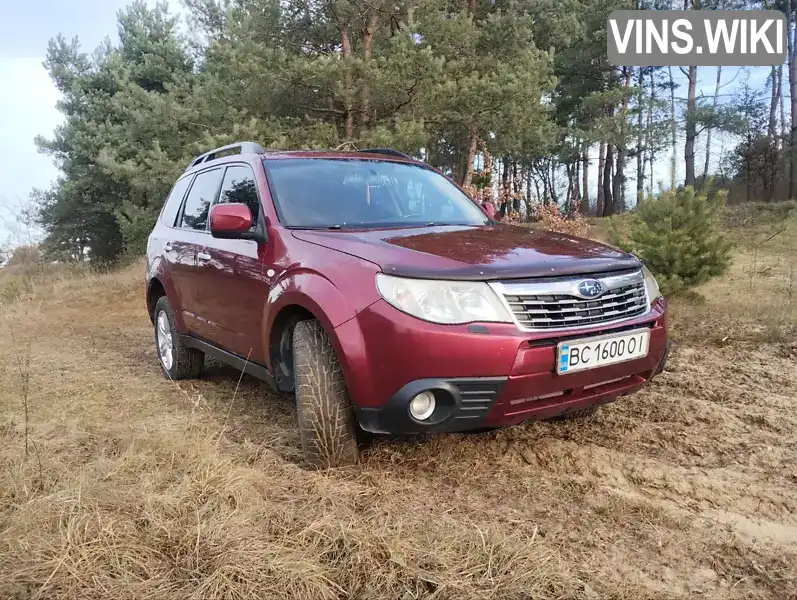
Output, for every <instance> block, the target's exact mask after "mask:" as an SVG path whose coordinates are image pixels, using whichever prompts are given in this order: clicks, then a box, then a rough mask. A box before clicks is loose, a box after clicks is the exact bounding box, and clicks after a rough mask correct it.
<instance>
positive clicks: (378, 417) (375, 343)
mask: <svg viewBox="0 0 797 600" xmlns="http://www.w3.org/2000/svg"><path fill="white" fill-rule="evenodd" d="M147 283H148V285H147V310H148V311H149V314H150V315H151V318H152V321H153V324H154V326H155V340H156V343H157V349H158V356H159V358H160V363H161V366H162V367H163V371H164V373H165V374H166V376H167V377H169V378H171V379H175V380H176V379H183V378H187V377H197V376H198V375H199V374H200V372H201V371H202V367H203V362H204V357H205V356H206V355H209V356H212V357H214V358H216V359H220V360H222V361H225V362H227V363H229V364H231V365H234V366H235V367H237V368H239V369H241V370H243V371H245V372H246V373H249V374H251V375H254V376H256V377H259V378H261V379H264V380H266V381H267V382H269V383H270V384H271V385H272V386H273V388H274V389H275V390H279V391H282V392H287V393H292V392H295V394H296V404H297V408H298V422H299V430H300V432H301V439H302V445H303V447H304V451H305V456H306V457H307V460H308V461H309V462H310V463H312V464H314V465H317V466H335V465H341V464H346V463H351V462H354V461H355V460H356V459H357V453H358V445H357V439H358V433H359V432H360V431H361V430H365V431H367V432H373V433H394V434H398V433H400V434H406V433H419V432H425V431H429V432H440V431H463V430H472V429H484V428H491V427H496V426H501V425H509V424H513V423H520V422H522V421H526V420H529V419H546V418H550V417H555V416H573V415H582V414H585V413H588V412H592V411H594V410H595V409H596V407H597V405H599V404H602V403H605V402H611V401H613V400H615V399H616V398H617V397H618V396H623V395H625V394H629V393H631V392H635V391H637V390H639V389H640V388H641V387H642V386H644V385H645V383H646V382H647V381H649V380H650V379H651V378H652V377H653V376H654V375H656V374H657V373H659V372H660V371H661V370H662V369H663V368H664V363H665V361H666V358H667V349H668V338H667V316H666V301H665V299H664V298H663V297H662V295H661V294H660V293H659V288H658V286H657V284H656V281H655V279H654V278H653V276H652V275H651V274H650V272H649V271H648V270H647V269H646V268H645V267H644V266H643V265H642V264H641V263H640V261H639V260H638V259H637V258H635V257H634V256H632V255H629V254H626V253H624V252H621V251H619V250H617V249H614V248H611V247H609V246H605V245H603V244H600V243H597V242H593V241H589V240H585V239H579V238H575V237H571V236H567V235H563V234H560V233H551V232H545V231H539V230H535V229H529V228H525V227H517V226H512V225H506V224H499V223H496V222H494V221H492V220H490V219H489V218H488V217H487V216H486V215H485V213H484V212H483V211H482V209H481V208H480V207H479V206H477V205H476V204H475V203H474V202H473V201H472V200H471V199H470V198H469V197H468V196H466V195H465V193H464V192H463V191H462V190H461V189H460V188H458V187H457V186H456V185H455V184H454V183H452V182H451V180H450V179H448V178H447V177H445V176H444V175H442V174H441V173H439V172H438V171H436V170H435V169H433V168H432V167H430V166H429V165H427V164H424V163H422V162H419V161H417V160H414V159H412V158H410V157H409V156H406V155H404V154H401V153H399V152H396V151H394V150H386V149H376V150H364V151H360V152H345V153H342V152H298V151H297V152H265V151H264V150H263V149H262V148H261V147H260V146H258V145H257V144H254V143H251V142H242V143H238V144H233V145H231V146H225V147H224V148H218V149H216V150H213V151H211V152H208V153H206V154H203V155H201V156H199V157H197V158H196V159H195V160H194V161H193V162H192V163H191V164H190V165H189V167H188V169H187V170H186V171H185V173H184V174H183V176H182V177H180V179H179V180H178V181H177V183H176V184H175V185H174V188H173V189H172V191H171V193H170V194H169V197H168V199H167V200H166V202H165V204H164V207H163V209H162V211H161V213H160V216H159V218H158V221H157V224H156V225H155V228H154V230H153V231H152V234H151V235H150V237H149V243H148V248H147Z"/></svg>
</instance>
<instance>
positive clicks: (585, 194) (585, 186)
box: [579, 142, 589, 216]
mask: <svg viewBox="0 0 797 600" xmlns="http://www.w3.org/2000/svg"><path fill="white" fill-rule="evenodd" d="M579 212H581V214H582V215H585V216H586V215H588V214H589V144H588V143H587V142H584V144H583V147H582V150H581V209H580V211H579Z"/></svg>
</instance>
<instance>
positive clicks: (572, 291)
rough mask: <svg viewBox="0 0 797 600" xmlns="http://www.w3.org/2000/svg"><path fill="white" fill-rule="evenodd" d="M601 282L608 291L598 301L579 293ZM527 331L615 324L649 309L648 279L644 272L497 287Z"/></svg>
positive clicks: (508, 284)
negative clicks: (584, 286)
mask: <svg viewBox="0 0 797 600" xmlns="http://www.w3.org/2000/svg"><path fill="white" fill-rule="evenodd" d="M585 279H597V280H598V281H600V282H601V284H602V285H603V288H604V290H605V291H604V292H603V294H601V295H600V296H599V297H597V298H594V299H588V298H584V297H583V296H581V295H580V294H579V293H578V284H579V283H580V282H582V281H584V280H585ZM495 287H496V288H497V291H499V292H500V293H501V294H502V295H503V297H504V300H505V301H506V303H507V305H508V306H509V309H510V310H511V311H512V314H513V316H514V318H515V320H516V322H517V324H518V325H519V326H520V327H521V328H523V329H529V330H548V329H575V328H580V327H589V326H592V325H600V324H603V323H613V322H616V321H620V320H623V319H627V318H631V317H636V316H639V315H642V314H644V313H645V312H647V310H648V299H647V295H646V293H645V282H644V277H643V275H642V273H641V272H640V271H634V272H631V273H624V274H621V275H609V276H593V277H581V278H578V279H572V278H569V279H566V280H562V279H557V280H548V281H539V282H530V283H500V284H496V286H495Z"/></svg>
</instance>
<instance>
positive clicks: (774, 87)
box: [767, 67, 778, 140]
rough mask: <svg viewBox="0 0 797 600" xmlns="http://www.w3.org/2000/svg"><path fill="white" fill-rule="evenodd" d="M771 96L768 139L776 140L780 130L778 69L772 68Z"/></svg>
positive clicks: (770, 76)
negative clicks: (778, 129)
mask: <svg viewBox="0 0 797 600" xmlns="http://www.w3.org/2000/svg"><path fill="white" fill-rule="evenodd" d="M769 79H770V83H771V85H770V95H769V119H767V137H768V138H770V139H773V140H774V139H775V135H776V132H777V128H778V69H777V67H772V69H771V70H770V75H769Z"/></svg>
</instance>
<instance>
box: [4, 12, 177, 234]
mask: <svg viewBox="0 0 797 600" xmlns="http://www.w3.org/2000/svg"><path fill="white" fill-rule="evenodd" d="M128 3H129V0H0V247H3V246H4V245H6V244H19V243H26V242H27V241H28V239H27V238H29V237H31V236H35V235H36V232H29V231H28V230H27V227H24V226H21V225H20V224H19V223H18V220H17V219H15V216H16V215H18V214H19V211H20V208H22V207H23V206H25V205H26V204H27V200H28V196H29V194H30V192H31V190H32V189H33V188H48V187H49V186H50V185H51V184H52V182H53V181H54V180H55V179H56V177H57V176H58V171H57V169H56V168H55V166H54V165H53V163H52V161H51V160H50V158H49V157H47V156H44V155H42V154H39V153H38V151H37V149H36V145H35V143H34V138H35V137H36V136H37V135H44V136H45V137H48V136H50V135H52V132H53V130H54V129H55V127H57V126H58V124H59V123H61V121H62V118H61V114H60V113H59V112H58V109H57V108H56V103H57V102H58V99H59V94H58V90H56V88H55V85H54V84H53V83H52V81H51V80H50V77H49V75H48V74H47V72H46V71H45V69H44V67H43V66H42V61H43V60H44V57H45V53H46V52H47V42H48V41H49V40H50V38H53V37H55V36H56V35H57V34H58V33H63V34H64V36H66V37H67V38H72V37H73V36H78V38H79V39H80V42H81V46H82V48H83V50H84V51H86V52H91V51H92V50H94V48H96V47H97V46H99V45H100V43H101V42H102V41H103V39H104V38H105V37H106V36H110V37H111V39H112V40H115V39H116V13H117V11H118V10H119V9H121V8H123V7H124V6H126V5H127V4H128ZM148 3H149V4H150V5H152V4H154V0H149V2H148ZM169 5H170V7H171V9H172V12H175V11H176V10H179V8H180V5H179V2H178V0H171V1H170V2H169Z"/></svg>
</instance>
